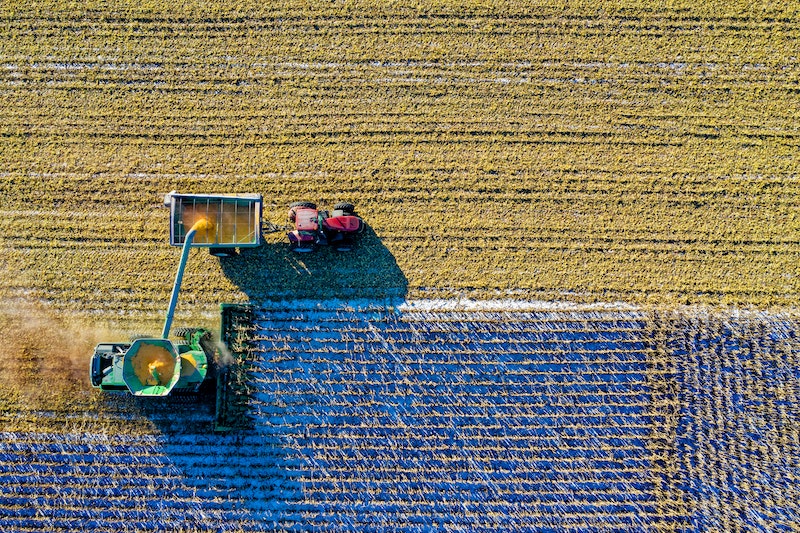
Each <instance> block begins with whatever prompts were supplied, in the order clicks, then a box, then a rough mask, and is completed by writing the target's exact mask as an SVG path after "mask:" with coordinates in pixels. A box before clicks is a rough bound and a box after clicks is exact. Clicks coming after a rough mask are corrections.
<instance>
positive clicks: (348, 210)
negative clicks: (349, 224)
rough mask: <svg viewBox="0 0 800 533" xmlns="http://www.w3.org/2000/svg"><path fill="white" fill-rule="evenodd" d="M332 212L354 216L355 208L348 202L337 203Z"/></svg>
mask: <svg viewBox="0 0 800 533" xmlns="http://www.w3.org/2000/svg"><path fill="white" fill-rule="evenodd" d="M333 210H334V211H339V210H341V211H344V214H345V215H354V214H355V213H356V206H354V205H353V204H351V203H350V202H339V203H338V204H336V205H335V206H333Z"/></svg>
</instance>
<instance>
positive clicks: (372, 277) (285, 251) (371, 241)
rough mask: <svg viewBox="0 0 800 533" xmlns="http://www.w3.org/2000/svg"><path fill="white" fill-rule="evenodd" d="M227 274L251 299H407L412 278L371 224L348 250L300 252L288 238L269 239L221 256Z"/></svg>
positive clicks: (221, 263) (320, 248)
mask: <svg viewBox="0 0 800 533" xmlns="http://www.w3.org/2000/svg"><path fill="white" fill-rule="evenodd" d="M220 265H221V267H222V270H223V272H224V274H225V275H226V276H227V277H228V279H230V280H231V281H232V282H233V283H234V284H235V285H236V286H237V287H238V288H239V289H240V290H241V291H242V292H244V293H245V294H246V295H247V296H248V297H249V299H250V301H251V302H254V303H257V302H259V301H265V300H304V299H315V300H319V299H374V300H381V301H386V300H390V301H394V300H396V299H403V298H404V297H405V295H406V292H407V289H408V280H407V279H406V276H405V275H404V274H403V272H402V271H401V270H400V268H399V267H398V265H397V261H396V260H395V258H394V256H393V255H392V253H391V252H390V251H389V250H388V249H387V248H386V246H384V245H383V243H382V242H381V240H380V238H379V237H378V236H377V235H376V234H375V232H374V231H373V230H372V228H370V227H369V226H367V227H366V228H365V230H364V232H363V233H362V234H361V235H359V236H358V239H357V243H356V246H355V247H354V248H353V249H352V250H350V251H347V252H340V251H337V250H335V249H333V248H331V247H327V246H319V247H317V249H316V250H314V251H313V252H307V253H298V252H294V251H292V250H291V249H290V248H289V243H288V242H280V243H267V244H264V245H263V246H261V247H259V248H251V249H242V250H241V252H240V254H239V255H237V256H233V257H224V258H220Z"/></svg>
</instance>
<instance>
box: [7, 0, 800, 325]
mask: <svg viewBox="0 0 800 533" xmlns="http://www.w3.org/2000/svg"><path fill="white" fill-rule="evenodd" d="M317 4H319V3H311V4H307V3H305V2H291V1H287V2H276V3H268V5H262V3H261V2H255V1H244V2H235V3H231V2H215V1H212V2H196V1H188V2H181V3H180V5H174V3H160V2H135V3H134V2H125V1H119V0H118V1H111V2H87V3H81V4H80V5H79V4H70V3H64V2H46V1H34V2H24V3H23V2H16V1H14V2H6V3H4V4H3V6H2V7H0V37H2V38H0V115H1V116H2V118H3V120H2V123H0V132H1V133H2V138H3V143H2V148H0V172H2V178H1V179H0V216H2V219H3V230H2V240H0V252H1V253H0V279H2V281H3V282H2V284H1V285H0V293H1V294H0V296H3V297H5V298H11V299H15V298H24V299H32V300H37V301H43V302H45V303H47V304H48V305H49V306H50V307H51V308H53V309H57V310H62V311H64V312H67V313H69V314H72V315H76V314H80V315H82V316H87V317H93V318H96V319H98V320H110V319H114V318H117V317H120V318H121V317H124V320H125V321H128V320H129V319H130V318H131V316H136V315H138V316H141V318H142V319H143V320H148V319H153V318H154V317H155V316H157V315H158V314H159V313H161V312H162V309H163V306H164V302H165V301H166V300H167V297H168V294H169V292H168V291H169V286H170V282H171V276H172V271H173V268H174V264H175V262H176V256H177V251H176V250H174V249H171V248H169V247H168V246H165V245H164V244H165V242H166V231H167V229H166V228H167V227H168V226H167V217H168V215H167V212H166V210H165V209H159V208H158V206H159V205H160V201H161V197H162V195H163V194H164V193H166V192H169V191H170V190H172V189H177V190H178V191H180V192H255V193H261V194H263V195H264V196H265V200H266V209H265V215H266V218H267V219H269V220H270V221H272V222H273V223H275V224H277V225H282V224H284V223H285V216H286V215H285V208H286V206H287V205H288V203H290V202H291V201H294V200H313V201H317V202H319V203H321V204H324V205H330V204H332V203H334V202H336V201H339V200H349V201H352V202H354V203H355V204H356V205H357V207H358V208H359V209H360V211H361V213H362V214H363V216H364V217H365V218H366V220H367V222H368V224H369V225H370V227H371V228H372V230H373V234H372V235H371V236H370V238H369V239H367V240H366V242H365V243H364V246H363V249H362V252H360V253H359V254H357V256H356V258H355V259H353V260H351V259H343V258H340V257H331V256H328V255H324V254H323V256H322V257H321V258H319V257H317V258H309V259H305V260H303V261H300V260H298V259H297V258H294V257H291V256H290V255H289V254H288V252H287V250H286V244H285V243H284V241H285V237H284V236H283V235H282V233H283V232H280V231H279V232H276V233H270V234H268V235H267V239H268V241H269V243H270V246H269V247H268V248H266V249H265V250H262V251H260V252H259V253H257V254H255V256H250V260H249V261H245V260H243V263H244V265H222V266H220V265H219V263H218V262H217V261H216V260H213V259H211V258H207V257H206V256H205V255H203V254H201V253H199V252H198V253H197V258H194V259H192V262H191V263H190V265H191V268H190V271H189V272H188V273H187V277H186V284H185V293H184V295H185V298H184V300H183V301H184V302H185V305H186V307H185V308H184V309H185V310H187V311H189V312H194V313H199V312H202V311H203V310H205V309H208V308H210V307H211V308H213V307H215V306H216V304H217V303H218V302H219V301H242V300H247V299H251V298H275V297H278V298H280V297H289V298H297V297H300V298H313V297H328V298H336V297H350V296H357V297H376V296H381V295H383V293H385V292H387V291H388V292H390V293H397V292H400V293H407V294H408V295H409V296H410V297H426V298H427V297H431V296H433V297H449V296H452V295H462V296H463V295H468V296H470V297H480V298H485V297H498V296H500V297H505V296H507V295H512V296H516V297H519V298H522V299H531V298H533V299H570V300H573V301H589V302H591V301H614V300H624V301H634V302H646V303H656V304H659V305H660V304H663V303H668V304H685V303H710V304H719V303H723V304H737V305H750V304H755V305H759V306H769V305H795V304H796V301H797V294H798V289H800V266H798V265H800V246H799V245H798V243H800V219H798V218H797V212H798V198H800V185H798V179H797V175H798V163H797V156H796V153H797V149H798V120H797V118H798V117H799V116H800V84H799V82H800V66H798V62H797V61H796V57H797V55H798V53H800V46H798V37H800V16H798V11H797V6H796V5H794V4H793V3H792V2H785V3H774V4H770V5H764V6H758V7H755V6H753V5H751V2H745V1H743V0H742V1H735V2H724V3H723V2H719V3H718V2H708V3H703V4H702V5H697V4H698V3H697V2H671V3H670V4H669V5H668V6H665V5H662V4H660V3H659V4H658V5H657V6H656V4H655V3H653V4H652V5H647V3H642V2H635V3H634V2H631V3H628V2H616V3H614V4H613V5H609V6H608V7H606V8H599V7H597V6H595V4H594V3H589V2H587V3H574V4H573V5H567V4H566V3H562V2H550V3H548V2H541V3H538V2H537V3H536V4H535V6H534V5H533V4H532V3H530V2H514V1H508V2H498V3H492V5H491V6H489V5H484V3H478V2H474V3H473V2H466V3H463V4H464V5H462V3H460V2H459V3H454V2H448V1H443V2H420V3H417V4H414V5H413V6H412V7H403V6H400V5H396V4H395V3H389V2H346V3H339V2H334V3H331V4H330V5H328V4H326V5H325V6H322V5H317ZM351 261H352V263H351ZM331 264H332V265H333V267H332V268H329V265H331ZM226 266H228V267H230V268H227V269H226V268H225V267H226ZM145 272H146V273H147V274H146V275H143V273H145ZM232 272H238V273H239V276H238V277H239V278H240V279H236V274H232ZM242 272H247V274H246V275H245V274H241V273H242ZM241 278H244V280H243V279H241ZM343 293H344V294H343Z"/></svg>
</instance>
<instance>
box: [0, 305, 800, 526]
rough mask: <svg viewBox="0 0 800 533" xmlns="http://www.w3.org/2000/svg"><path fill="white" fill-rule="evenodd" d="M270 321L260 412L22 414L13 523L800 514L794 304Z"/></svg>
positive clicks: (321, 308)
mask: <svg viewBox="0 0 800 533" xmlns="http://www.w3.org/2000/svg"><path fill="white" fill-rule="evenodd" d="M289 307H291V308H290V309H289ZM254 326H255V327H254V328H252V334H251V336H250V337H249V349H250V354H251V358H250V359H251V361H250V364H251V366H250V367H249V370H248V373H247V384H246V387H247V390H248V391H249V395H248V397H249V406H248V407H249V413H250V416H251V417H252V420H253V429H251V430H248V431H241V432H236V433H230V434H224V435H220V434H213V433H212V432H210V431H200V430H198V429H197V428H198V424H197V420H193V423H192V424H187V429H182V428H181V425H180V420H174V419H173V420H172V424H171V425H169V426H163V431H160V432H159V433H157V434H147V435H114V434H108V433H97V432H91V431H82V432H81V431H74V430H70V431H69V432H67V433H64V434H54V433H36V432H28V433H25V432H6V433H2V434H0V500H2V504H1V505H0V530H15V531H26V530H28V531H59V530H61V531H73V530H76V529H82V530H98V531H99V530H102V531H121V530H130V531H154V530H161V531H178V530H182V531H261V530H268V531H273V530H285V531H385V530H391V531H501V530H502V531H663V530H676V531H709V530H772V531H782V530H785V531H792V527H796V526H797V524H798V523H800V515H799V514H798V504H797V501H798V496H800V494H798V493H799V492H800V491H798V489H797V480H798V474H800V471H798V462H799V461H800V459H799V458H800V444H799V442H800V439H799V438H798V436H799V434H800V433H799V432H800V429H798V428H799V426H800V424H798V422H800V420H799V418H800V416H799V415H798V408H799V406H800V403H798V396H799V395H800V368H799V367H798V362H799V361H800V343H799V342H798V340H797V338H796V331H797V323H796V321H794V320H793V319H790V318H787V317H777V316H773V315H766V314H758V315H757V314H751V315H742V314H728V315H714V316H711V315H708V314H701V313H699V312H692V313H691V314H690V313H689V312H682V313H678V312H674V313H664V312H659V313H657V312H647V311H641V310H631V309H625V308H589V307H584V308H577V307H575V308H564V307H563V306H562V307H559V308H555V306H553V308H547V307H546V306H541V305H540V306H538V307H535V306H528V307H525V306H517V307H516V308H514V309H503V308H502V307H499V306H494V307H492V306H485V307H483V308H479V309H476V308H472V309H465V308H457V307H455V306H448V305H443V304H440V305H438V306H437V305H434V303H433V302H408V303H405V304H404V305H403V306H401V307H400V308H393V307H387V306H385V305H376V304H370V303H369V302H361V303H352V302H351V303H337V302H328V303H324V304H318V303H312V302H306V303H301V304H298V303H294V304H292V305H291V306H278V305H274V306H271V307H264V308H261V309H259V310H258V312H257V314H256V320H255V324H254ZM130 416H132V417H137V416H139V417H141V416H144V415H142V414H137V413H131V414H130ZM173 418H174V417H173ZM201 422H202V420H201ZM201 426H202V424H201ZM189 427H191V428H192V429H188V428H189ZM209 427H210V423H209Z"/></svg>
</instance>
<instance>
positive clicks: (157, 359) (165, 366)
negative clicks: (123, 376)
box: [131, 344, 175, 386]
mask: <svg viewBox="0 0 800 533" xmlns="http://www.w3.org/2000/svg"><path fill="white" fill-rule="evenodd" d="M131 365H132V366H133V371H134V373H135V374H136V377H137V378H138V379H139V381H140V382H142V383H143V384H144V385H161V386H166V385H168V384H169V382H170V381H171V380H172V375H173V373H174V372H175V358H174V357H173V356H172V354H171V353H170V352H169V351H168V350H166V349H165V348H162V347H161V346H156V345H152V344H145V345H143V346H142V347H141V348H139V351H138V352H137V353H136V355H135V356H134V357H133V359H131Z"/></svg>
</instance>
